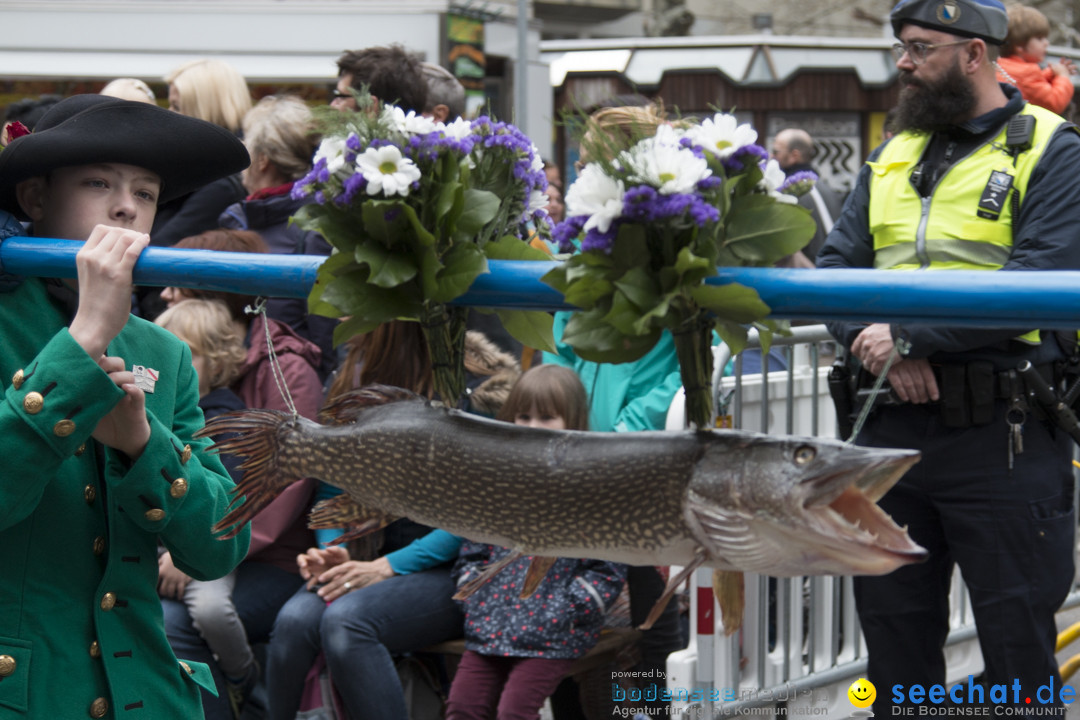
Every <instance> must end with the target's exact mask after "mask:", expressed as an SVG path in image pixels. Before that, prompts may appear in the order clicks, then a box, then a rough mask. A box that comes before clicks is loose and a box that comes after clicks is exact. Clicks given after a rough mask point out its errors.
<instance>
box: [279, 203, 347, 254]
mask: <svg viewBox="0 0 1080 720" xmlns="http://www.w3.org/2000/svg"><path fill="white" fill-rule="evenodd" d="M291 222H293V223H294V224H296V225H297V226H299V227H300V228H301V229H302V230H307V231H310V232H317V233H319V234H320V235H322V236H323V237H324V238H326V241H327V242H328V243H330V244H331V245H333V246H334V247H335V248H337V249H338V250H340V251H341V252H344V253H349V252H352V250H353V248H355V247H356V245H357V244H358V243H360V242H361V241H362V240H363V239H364V233H365V230H364V225H363V223H362V222H361V220H360V218H358V217H357V216H356V215H354V214H352V213H350V212H349V211H347V210H342V209H341V208H339V207H337V206H336V205H334V204H333V203H328V204H326V205H319V204H317V203H309V204H308V205H304V206H303V207H301V208H300V209H299V210H297V211H296V214H295V215H293V216H292V220H291Z"/></svg>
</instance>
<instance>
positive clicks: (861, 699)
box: [847, 678, 877, 708]
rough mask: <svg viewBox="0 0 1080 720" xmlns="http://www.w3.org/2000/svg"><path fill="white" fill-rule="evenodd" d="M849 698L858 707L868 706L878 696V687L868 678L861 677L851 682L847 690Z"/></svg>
mask: <svg viewBox="0 0 1080 720" xmlns="http://www.w3.org/2000/svg"><path fill="white" fill-rule="evenodd" d="M847 696H848V700H850V701H851V704H852V705H854V706H855V707H857V708H868V707H870V706H871V705H873V704H874V700H875V699H876V698H877V688H875V687H874V684H873V683H872V682H870V681H869V680H867V679H866V678H859V679H858V680H856V681H855V682H853V683H851V687H849V688H848V691H847Z"/></svg>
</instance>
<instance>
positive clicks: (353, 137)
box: [345, 133, 364, 153]
mask: <svg viewBox="0 0 1080 720" xmlns="http://www.w3.org/2000/svg"><path fill="white" fill-rule="evenodd" d="M345 147H347V148H348V149H349V150H352V151H353V152H357V153H358V152H360V151H361V150H363V149H364V148H363V146H361V145H360V136H359V135H357V134H356V133H349V137H347V138H345Z"/></svg>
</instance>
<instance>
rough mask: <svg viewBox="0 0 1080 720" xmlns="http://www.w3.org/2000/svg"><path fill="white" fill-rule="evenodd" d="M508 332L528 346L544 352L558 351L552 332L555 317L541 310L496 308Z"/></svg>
mask: <svg viewBox="0 0 1080 720" xmlns="http://www.w3.org/2000/svg"><path fill="white" fill-rule="evenodd" d="M495 313H496V314H497V315H498V316H499V320H501V321H502V325H503V327H504V328H505V329H506V332H508V333H510V335H511V336H512V337H513V338H514V339H515V340H517V341H518V342H520V343H521V344H522V345H525V346H526V347H531V348H536V349H537V350H543V351H544V352H551V353H553V352H556V348H555V337H554V335H553V334H552V332H551V328H552V325H553V323H554V320H555V318H554V317H553V316H552V315H551V313H549V312H542V311H539V310H496V311H495Z"/></svg>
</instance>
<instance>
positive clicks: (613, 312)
mask: <svg viewBox="0 0 1080 720" xmlns="http://www.w3.org/2000/svg"><path fill="white" fill-rule="evenodd" d="M639 317H641V309H640V308H639V307H638V306H637V305H635V304H634V303H633V301H631V300H630V298H628V297H626V294H625V293H623V292H622V291H620V290H616V291H615V292H614V293H613V294H612V296H611V309H610V310H608V313H607V314H606V315H604V322H606V323H607V324H609V325H611V326H612V327H613V328H615V329H616V330H618V331H619V332H620V333H622V334H623V335H637V334H638V333H637V332H636V331H635V328H636V325H635V323H636V322H637V320H638V318H639Z"/></svg>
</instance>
